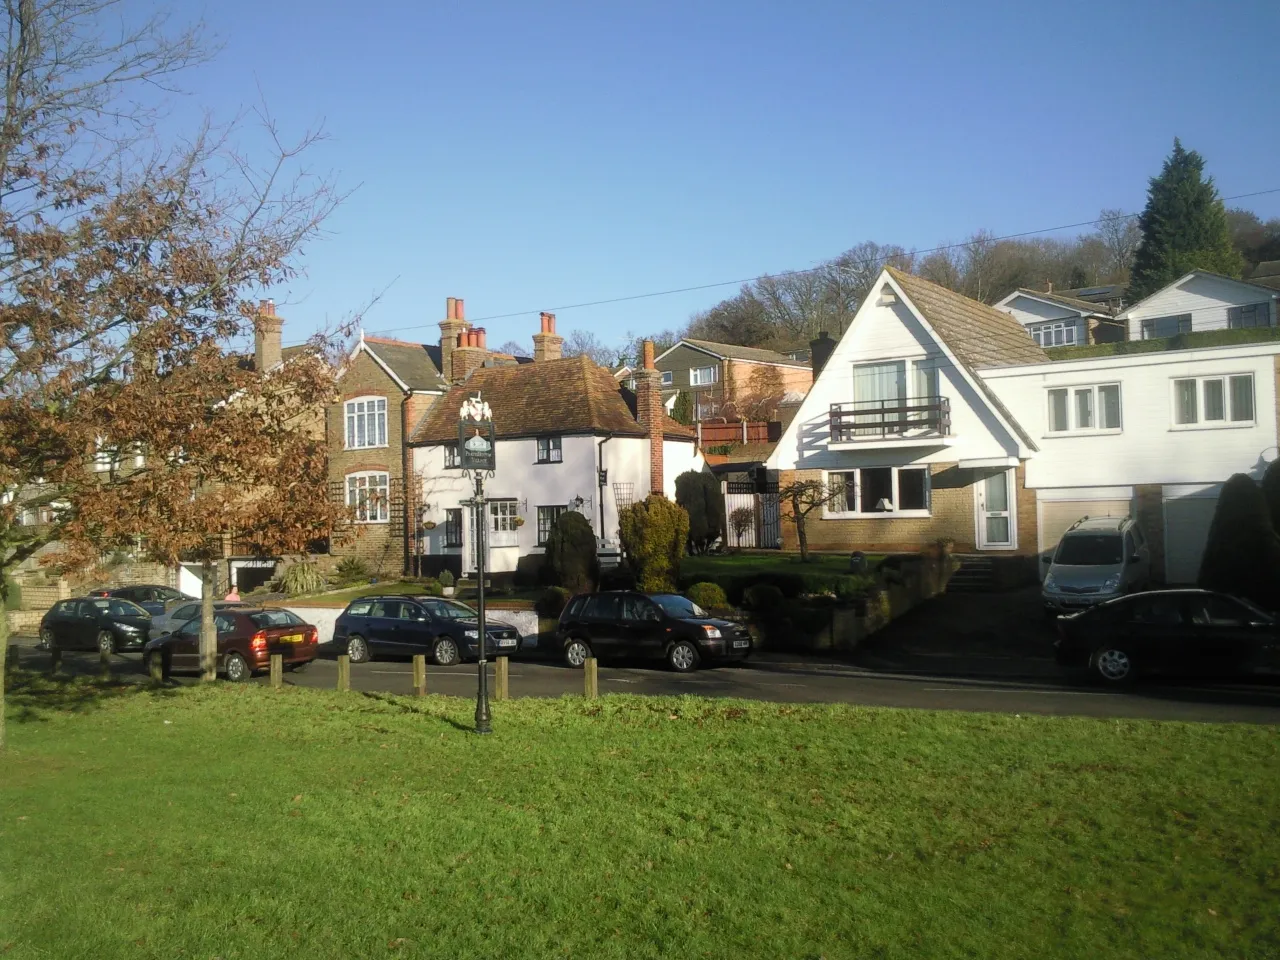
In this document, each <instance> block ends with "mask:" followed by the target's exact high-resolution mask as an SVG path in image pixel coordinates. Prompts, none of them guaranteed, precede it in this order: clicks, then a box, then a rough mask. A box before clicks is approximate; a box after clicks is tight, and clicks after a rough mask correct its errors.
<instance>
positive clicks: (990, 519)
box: [974, 470, 1017, 550]
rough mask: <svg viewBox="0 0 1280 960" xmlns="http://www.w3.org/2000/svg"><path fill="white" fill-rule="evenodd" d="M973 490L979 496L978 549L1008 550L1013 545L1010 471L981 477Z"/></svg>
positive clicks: (1015, 534) (1014, 519)
mask: <svg viewBox="0 0 1280 960" xmlns="http://www.w3.org/2000/svg"><path fill="white" fill-rule="evenodd" d="M974 491H975V496H976V497H977V498H978V516H977V523H978V531H977V533H978V535H977V537H976V543H977V545H978V549H980V550H1000V549H1004V550H1008V549H1011V548H1013V547H1014V546H1016V545H1017V530H1016V529H1015V524H1016V522H1017V520H1016V516H1015V513H1014V490H1013V471H1012V470H1002V471H1000V472H999V473H993V474H990V475H989V476H987V477H984V478H983V479H982V480H980V481H978V482H977V483H976V484H974Z"/></svg>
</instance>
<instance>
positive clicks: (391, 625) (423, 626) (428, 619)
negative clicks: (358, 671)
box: [332, 597, 520, 666]
mask: <svg viewBox="0 0 1280 960" xmlns="http://www.w3.org/2000/svg"><path fill="white" fill-rule="evenodd" d="M485 619H486V621H487V623H486V630H485V635H486V637H487V638H488V640H487V643H486V653H487V654H489V655H493V656H498V655H501V656H505V655H508V654H512V653H516V652H517V651H518V650H519V649H520V631H519V630H517V629H516V628H515V627H513V626H511V625H510V624H509V623H503V622H501V621H498V620H489V619H488V617H486V618H485ZM332 646H333V648H334V649H335V650H337V651H339V652H342V653H345V654H346V655H347V656H349V657H350V658H351V662H352V663H364V662H365V661H366V660H371V659H373V658H374V657H375V656H409V655H411V654H417V653H424V654H427V655H429V656H431V657H432V658H433V659H434V660H435V662H436V663H438V664H440V665H441V666H449V665H450V664H454V663H458V662H459V661H461V660H478V659H479V658H480V623H479V614H478V613H477V612H476V611H475V610H473V609H471V608H470V607H469V606H467V605H466V604H465V603H459V602H458V601H456V600H445V599H442V598H439V597H361V598H360V599H359V600H353V601H351V603H349V604H348V605H347V609H346V610H344V611H342V615H341V616H339V617H338V620H337V622H336V623H335V624H334V626H333V643H332Z"/></svg>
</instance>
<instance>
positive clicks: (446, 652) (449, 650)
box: [431, 637, 462, 667]
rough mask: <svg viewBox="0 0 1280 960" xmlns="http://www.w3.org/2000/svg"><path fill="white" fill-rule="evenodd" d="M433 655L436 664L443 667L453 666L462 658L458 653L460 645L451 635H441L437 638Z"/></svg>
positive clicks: (432, 651)
mask: <svg viewBox="0 0 1280 960" xmlns="http://www.w3.org/2000/svg"><path fill="white" fill-rule="evenodd" d="M431 656H432V657H433V658H434V659H435V661H436V665H437V666H441V667H452V666H453V665H454V664H455V663H457V662H459V661H460V660H461V659H462V657H461V656H460V655H459V654H458V645H457V644H456V643H454V642H453V639H452V638H450V637H441V638H440V639H439V640H437V641H436V645H435V646H434V647H433V648H432V650H431Z"/></svg>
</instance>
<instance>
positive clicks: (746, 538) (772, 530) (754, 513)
mask: <svg viewBox="0 0 1280 960" xmlns="http://www.w3.org/2000/svg"><path fill="white" fill-rule="evenodd" d="M723 489H724V515H725V519H726V521H727V522H728V526H729V530H728V536H727V537H726V541H727V543H728V545H729V546H730V547H737V548H748V549H750V548H752V547H757V548H758V547H763V548H764V549H766V550H777V549H778V548H780V547H781V546H782V530H781V515H780V514H779V511H778V484H777V482H776V481H774V482H772V483H768V484H766V485H765V492H764V493H761V492H760V491H759V489H758V488H757V487H756V485H755V484H754V483H753V482H751V481H749V480H726V481H724V482H723ZM744 508H745V509H748V510H750V511H751V523H750V524H749V525H748V526H747V527H746V529H744V530H742V531H741V532H739V531H737V530H735V529H734V526H733V512H734V511H735V510H739V509H744Z"/></svg>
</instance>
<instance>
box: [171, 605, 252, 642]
mask: <svg viewBox="0 0 1280 960" xmlns="http://www.w3.org/2000/svg"><path fill="white" fill-rule="evenodd" d="M243 606H247V604H244V603H240V602H237V601H235V600H215V601H213V609H214V610H225V609H227V608H228V607H243ZM199 616H200V601H199V600H191V601H189V602H187V603H180V604H178V605H177V606H175V607H173V608H172V609H171V610H169V611H167V612H166V613H164V614H163V615H162V616H159V617H152V618H151V636H152V637H162V636H164V635H165V634H167V633H173V632H174V631H175V630H177V629H178V628H179V627H180V626H182V625H183V624H184V623H186V622H187V621H188V620H195V619H197V618H198V617H199Z"/></svg>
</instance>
